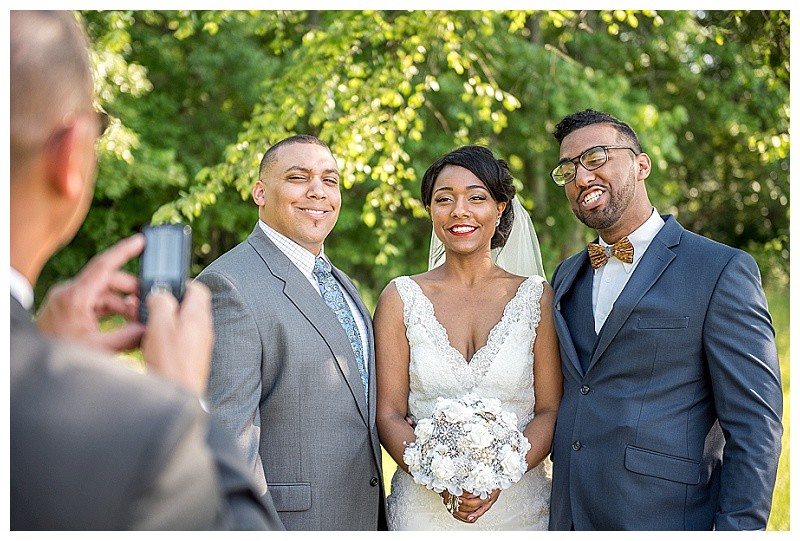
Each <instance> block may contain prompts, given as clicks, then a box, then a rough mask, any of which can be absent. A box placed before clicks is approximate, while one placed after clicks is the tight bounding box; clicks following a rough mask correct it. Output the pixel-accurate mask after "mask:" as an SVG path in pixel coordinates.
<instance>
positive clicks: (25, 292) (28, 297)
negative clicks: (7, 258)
mask: <svg viewBox="0 0 800 541" xmlns="http://www.w3.org/2000/svg"><path fill="white" fill-rule="evenodd" d="M9 281H10V282H11V296H12V297H14V298H15V299H17V300H18V301H19V303H20V304H21V305H22V307H23V308H25V309H26V310H30V309H31V308H33V286H31V283H30V282H28V279H27V278H25V277H24V276H23V275H22V273H21V272H19V271H18V270H17V269H15V268H14V267H11V271H10V272H9Z"/></svg>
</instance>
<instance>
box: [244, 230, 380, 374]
mask: <svg viewBox="0 0 800 541" xmlns="http://www.w3.org/2000/svg"><path fill="white" fill-rule="evenodd" d="M258 225H259V226H261V230H262V231H263V232H264V234H265V235H266V236H267V238H269V240H271V241H272V242H273V243H274V244H275V246H277V247H278V249H279V250H280V251H281V252H283V253H284V255H285V256H286V257H288V258H289V261H291V262H292V263H293V264H294V266H295V267H297V268H298V270H299V271H300V272H302V273H303V276H305V277H306V278H307V279H308V282H309V283H310V284H311V287H313V288H314V291H316V292H317V294H318V295H319V296H320V297H321V296H322V292H320V290H319V284H318V283H317V279H316V278H315V277H314V263H315V262H316V260H317V257H316V256H315V255H314V254H312V253H311V252H309V251H308V250H306V249H305V248H303V247H302V246H300V245H299V244H297V243H296V242H294V241H293V240H291V239H290V238H288V237H286V236H285V235H281V234H280V233H278V232H277V231H275V230H274V229H273V228H271V227H270V226H268V225H267V224H265V223H264V222H263V221H262V220H259V221H258ZM319 255H320V256H321V257H324V258H325V259H326V260H327V261H328V263H330V259H328V257H327V256H326V255H325V247H324V246H323V247H322V249H321V250H320V252H319ZM334 278H335V276H334ZM337 281H338V280H337ZM339 286H340V289H341V290H342V295H344V299H345V300H346V301H347V305H348V306H349V307H350V311H351V312H352V313H353V319H355V321H356V327H358V333H359V334H360V335H361V349H362V351H363V352H364V364H365V367H364V369H365V370H367V373H368V374H369V361H370V359H369V351H370V350H369V342H368V338H367V324H366V322H365V321H364V318H363V316H362V315H361V311H360V310H359V309H358V306H357V305H356V303H355V301H354V300H353V299H352V298H351V297H350V294H349V293H348V292H347V290H346V289H345V288H344V286H342V284H341V283H340V284H339Z"/></svg>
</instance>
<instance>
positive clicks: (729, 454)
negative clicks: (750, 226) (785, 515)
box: [703, 252, 783, 530]
mask: <svg viewBox="0 0 800 541" xmlns="http://www.w3.org/2000/svg"><path fill="white" fill-rule="evenodd" d="M703 347H704V351H705V355H706V360H707V363H708V369H709V374H710V377H711V385H712V388H713V393H714V404H715V406H716V410H717V415H718V418H719V423H720V426H721V428H722V431H723V434H724V435H725V442H726V443H725V448H724V452H723V462H722V475H721V480H720V485H721V486H720V495H719V508H718V509H717V512H716V515H715V527H716V529H717V530H756V529H764V528H766V526H767V520H768V518H769V513H770V508H771V505H772V491H773V488H774V485H775V476H776V472H777V468H778V457H779V455H780V450H781V434H782V432H783V428H782V424H781V414H782V411H783V392H782V390H781V381H780V368H779V365H778V354H777V350H776V347H775V331H774V330H773V328H772V320H771V317H770V315H769V311H768V309H767V302H766V298H765V297H764V291H763V289H762V288H761V279H760V275H759V272H758V266H757V265H756V262H755V261H754V260H753V258H752V257H751V256H750V255H748V254H746V253H744V252H738V253H737V254H736V255H734V257H733V258H732V259H731V260H730V261H729V262H728V264H727V266H726V268H725V269H724V270H723V272H722V274H721V275H720V278H719V281H718V283H717V285H716V287H715V290H714V292H713V295H712V297H711V302H710V304H709V309H708V314H707V316H706V322H705V327H704V332H703Z"/></svg>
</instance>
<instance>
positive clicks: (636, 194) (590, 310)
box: [550, 109, 783, 530]
mask: <svg viewBox="0 0 800 541" xmlns="http://www.w3.org/2000/svg"><path fill="white" fill-rule="evenodd" d="M554 135H555V137H556V139H557V140H558V141H559V143H560V144H561V159H560V161H559V163H558V165H557V166H556V167H555V168H554V169H553V172H552V173H551V176H552V178H553V180H554V181H555V182H556V184H558V185H559V186H565V193H566V196H567V199H568V200H569V202H570V205H571V206H572V210H573V212H574V213H575V215H576V216H577V217H578V218H579V219H580V220H581V221H582V222H583V223H584V224H586V225H587V226H589V227H591V228H593V229H595V230H597V232H598V234H599V242H596V243H592V245H590V246H589V247H588V249H586V250H582V251H581V252H579V253H578V254H575V255H574V256H572V257H570V258H569V259H567V260H565V261H564V262H562V263H561V264H560V265H559V266H558V268H556V270H555V272H554V273H553V280H552V284H553V287H554V289H555V298H554V306H555V310H554V318H555V324H556V329H557V332H558V337H559V340H560V344H561V359H562V369H563V372H564V396H563V399H562V401H561V406H560V408H559V412H558V420H557V423H556V432H555V438H554V443H553V449H552V460H553V467H554V469H553V489H552V499H551V515H550V528H551V529H554V530H569V529H575V530H589V529H594V530H702V529H705V530H708V529H717V530H751V529H752V530H755V529H764V528H766V525H767V519H768V518H769V513H770V507H771V501H772V490H773V487H774V484H775V475H776V471H777V467H778V456H779V454H780V448H781V433H782V426H781V413H782V408H783V403H782V400H783V395H782V392H781V383H780V374H779V368H778V357H777V352H776V348H775V341H774V339H775V335H774V331H773V328H772V323H771V318H770V315H769V312H768V310H767V303H766V299H765V297H764V292H763V290H762V287H761V279H760V275H759V271H758V267H757V266H756V263H755V261H754V260H753V258H752V257H750V256H749V255H748V254H746V253H745V252H742V251H741V250H737V249H734V248H731V247H728V246H725V245H722V244H719V243H716V242H714V241H711V240H709V239H707V238H704V237H701V236H699V235H696V234H694V233H691V232H689V231H687V230H685V229H684V228H683V227H681V226H680V224H678V222H677V221H676V220H675V218H674V217H673V216H671V215H664V216H660V215H659V214H658V213H657V212H656V210H655V209H654V208H653V206H652V205H651V204H650V201H649V198H648V196H647V191H646V189H645V179H646V178H647V177H648V175H649V174H650V167H651V164H650V158H649V157H648V156H647V154H645V153H643V152H642V149H641V146H640V144H639V140H638V138H637V137H636V134H635V133H634V132H633V130H632V129H631V128H630V127H629V126H628V125H627V124H625V123H624V122H621V121H619V120H617V119H616V118H614V117H613V116H611V115H608V114H606V113H600V112H597V111H593V110H591V109H588V110H586V111H582V112H578V113H575V114H572V115H569V116H567V117H566V118H564V119H563V120H562V121H561V123H559V124H558V126H556V129H555V134H554Z"/></svg>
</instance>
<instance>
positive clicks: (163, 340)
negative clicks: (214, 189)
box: [37, 234, 213, 396]
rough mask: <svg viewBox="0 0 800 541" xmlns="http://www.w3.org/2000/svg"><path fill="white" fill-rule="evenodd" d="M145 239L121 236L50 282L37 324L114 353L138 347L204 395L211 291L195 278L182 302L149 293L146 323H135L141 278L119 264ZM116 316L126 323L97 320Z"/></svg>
mask: <svg viewBox="0 0 800 541" xmlns="http://www.w3.org/2000/svg"><path fill="white" fill-rule="evenodd" d="M144 244H145V241H144V237H143V236H142V235H141V234H136V235H133V236H131V237H129V238H127V239H123V240H121V241H119V242H117V243H116V244H114V245H113V246H111V247H110V248H108V249H106V250H105V251H103V252H101V253H100V254H98V255H97V256H95V257H93V258H92V259H91V260H90V261H89V263H88V264H87V265H86V266H85V267H84V268H83V270H82V271H81V272H80V273H79V274H78V275H77V276H76V277H75V278H74V279H72V280H69V281H67V282H64V283H61V284H58V285H56V286H53V287H52V288H51V289H50V290H49V291H48V293H47V296H46V297H45V300H44V302H43V303H42V307H41V309H40V311H39V315H38V317H37V325H38V326H39V329H40V330H41V331H42V332H43V333H45V334H49V335H51V336H54V337H58V338H62V339H65V340H72V341H75V342H80V343H82V344H83V345H87V346H90V347H94V348H99V349H103V350H106V351H110V352H112V353H117V352H120V351H126V350H130V349H134V348H136V347H140V346H141V348H142V355H143V357H144V360H145V363H146V365H147V366H148V368H149V369H150V370H152V371H153V372H155V373H158V374H160V375H161V376H163V377H165V378H167V379H169V380H171V381H173V382H174V383H177V384H178V385H180V386H182V387H184V388H185V389H187V390H189V391H190V392H192V393H194V394H197V395H198V396H202V395H203V393H204V392H205V389H206V384H207V380H208V373H209V369H210V361H211V349H212V347H213V325H212V320H211V295H210V293H209V291H208V289H207V288H206V287H205V286H204V285H203V284H200V283H196V282H192V283H189V284H188V285H187V289H186V294H185V295H184V298H183V302H182V303H181V304H180V305H179V304H178V302H177V300H176V299H175V298H174V297H173V296H172V295H171V294H169V293H167V292H158V293H154V294H151V295H148V298H147V302H148V305H147V308H148V312H149V321H148V324H147V326H145V325H143V324H142V323H140V322H138V321H137V319H136V317H137V311H138V307H139V302H140V300H139V298H138V295H137V288H138V284H139V280H138V279H137V278H136V277H135V276H133V275H132V274H130V273H128V272H125V271H123V270H122V267H123V266H124V265H125V264H126V263H127V262H128V261H130V260H131V259H133V258H134V257H136V256H137V255H139V254H140V253H141V252H142V250H143V248H144ZM114 315H119V316H122V317H124V318H125V320H126V323H125V324H123V325H122V326H121V327H119V328H117V329H114V330H112V331H108V332H102V331H101V330H100V324H99V322H100V320H101V319H102V318H105V317H109V316H114Z"/></svg>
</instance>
